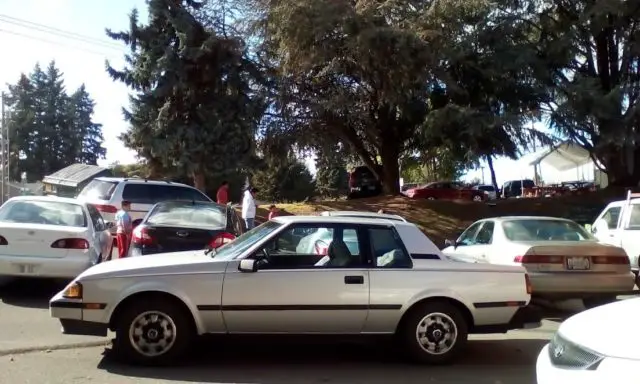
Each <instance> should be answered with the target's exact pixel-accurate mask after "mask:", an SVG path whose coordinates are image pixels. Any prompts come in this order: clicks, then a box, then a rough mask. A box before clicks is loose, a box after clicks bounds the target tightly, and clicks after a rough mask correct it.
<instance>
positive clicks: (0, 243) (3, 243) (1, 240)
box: [0, 236, 9, 245]
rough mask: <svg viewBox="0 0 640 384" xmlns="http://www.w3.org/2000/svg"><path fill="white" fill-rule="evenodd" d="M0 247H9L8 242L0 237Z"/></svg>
mask: <svg viewBox="0 0 640 384" xmlns="http://www.w3.org/2000/svg"><path fill="white" fill-rule="evenodd" d="M0 245H9V242H8V241H7V239H5V238H4V236H0Z"/></svg>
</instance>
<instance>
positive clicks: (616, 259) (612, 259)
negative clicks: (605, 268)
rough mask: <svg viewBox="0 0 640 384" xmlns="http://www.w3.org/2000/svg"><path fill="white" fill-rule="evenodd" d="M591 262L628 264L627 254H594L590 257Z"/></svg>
mask: <svg viewBox="0 0 640 384" xmlns="http://www.w3.org/2000/svg"><path fill="white" fill-rule="evenodd" d="M591 262H592V263H593V264H613V265H629V258H628V257H627V256H594V257H592V258H591Z"/></svg>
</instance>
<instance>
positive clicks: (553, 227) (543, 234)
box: [502, 219, 595, 241]
mask: <svg viewBox="0 0 640 384" xmlns="http://www.w3.org/2000/svg"><path fill="white" fill-rule="evenodd" d="M502 228H503V229H504V234H505V236H506V237H507V239H509V240H511V241H595V238H594V237H593V236H592V235H591V234H589V233H588V232H587V231H586V230H585V229H584V228H582V227H581V226H580V225H579V224H577V223H574V222H573V221H569V220H548V219H519V220H511V221H505V222H504V223H503V224H502Z"/></svg>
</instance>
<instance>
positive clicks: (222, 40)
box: [107, 0, 264, 190]
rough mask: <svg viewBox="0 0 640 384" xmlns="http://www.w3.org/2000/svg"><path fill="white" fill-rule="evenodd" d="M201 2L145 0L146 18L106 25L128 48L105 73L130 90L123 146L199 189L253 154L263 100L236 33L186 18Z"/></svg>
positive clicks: (256, 73) (114, 36) (237, 166)
mask: <svg viewBox="0 0 640 384" xmlns="http://www.w3.org/2000/svg"><path fill="white" fill-rule="evenodd" d="M201 6H202V3H200V2H197V1H193V0H182V1H176V0H149V1H148V7H149V21H148V24H146V25H143V24H141V23H139V21H138V16H137V15H138V14H137V12H136V11H134V12H132V14H131V16H130V25H131V30H130V31H127V32H119V33H117V32H112V31H109V30H108V31H107V34H108V35H109V36H110V37H111V38H113V39H115V40H120V41H122V42H124V43H126V44H127V45H128V46H129V47H130V49H131V54H130V55H128V57H127V62H128V64H129V65H128V66H127V67H126V68H125V69H123V70H117V69H114V68H113V67H111V66H108V71H109V73H110V75H111V76H112V77H113V78H114V79H115V80H117V81H122V82H124V83H126V84H127V85H128V86H129V87H131V88H132V89H133V90H134V91H135V92H136V94H135V95H134V96H132V98H131V107H130V109H129V110H128V111H125V118H126V119H127V120H128V121H129V123H130V124H131V127H130V130H129V131H128V132H127V133H125V134H124V135H123V137H122V138H123V140H124V142H125V145H127V146H128V147H130V148H132V149H134V150H136V151H137V152H138V153H139V154H140V155H141V156H142V157H143V158H145V159H146V160H148V161H149V163H150V164H154V166H152V168H153V167H155V166H160V167H164V168H173V169H180V170H183V171H184V172H186V173H187V174H189V175H190V176H191V177H192V179H193V183H194V185H195V186H196V187H197V188H199V189H201V190H204V189H205V181H206V178H207V177H210V178H215V177H216V176H220V175H221V174H225V173H227V172H229V171H234V170H237V169H238V168H242V167H243V165H245V164H247V163H248V161H250V159H251V158H252V155H253V151H254V136H255V133H256V130H257V126H258V122H259V120H260V117H261V116H262V112H263V108H264V107H263V103H262V101H261V99H260V98H258V97H256V95H255V94H254V92H253V89H252V86H254V85H255V83H256V79H257V78H258V77H259V76H260V72H259V71H258V70H257V69H256V68H255V67H254V66H253V64H252V62H251V61H250V60H248V59H247V55H246V49H245V45H244V42H243V41H242V39H240V38H238V37H233V36H225V35H224V34H223V33H220V31H217V30H215V27H214V26H211V27H205V26H204V25H203V24H202V23H201V22H200V21H199V20H198V19H197V18H196V17H194V16H193V14H194V13H195V11H196V10H198V9H200V8H201Z"/></svg>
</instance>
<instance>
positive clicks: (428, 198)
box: [427, 197, 436, 200]
mask: <svg viewBox="0 0 640 384" xmlns="http://www.w3.org/2000/svg"><path fill="white" fill-rule="evenodd" d="M435 199H436V198H435V197H427V200H435Z"/></svg>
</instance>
